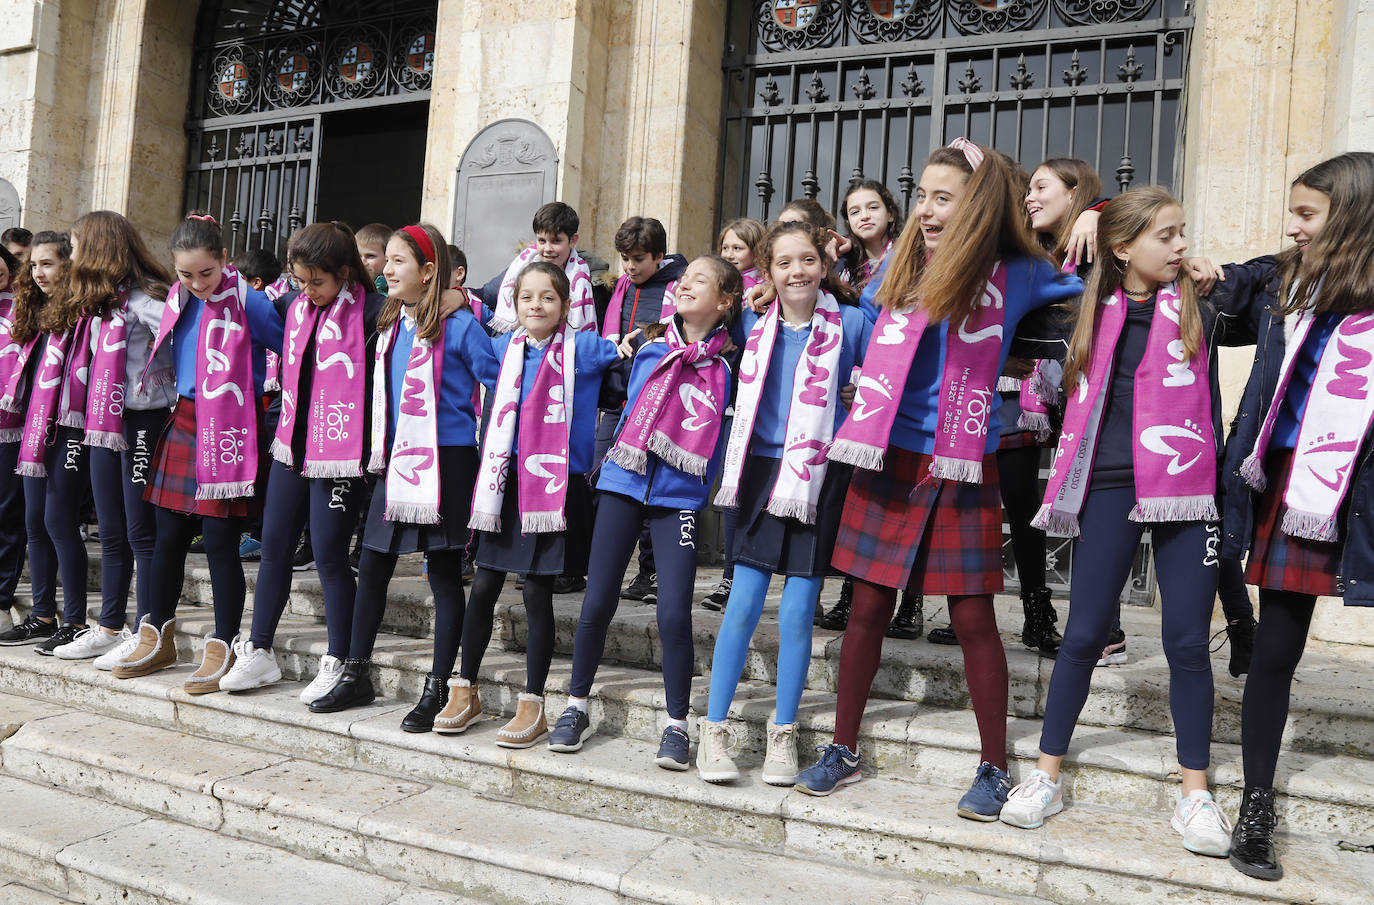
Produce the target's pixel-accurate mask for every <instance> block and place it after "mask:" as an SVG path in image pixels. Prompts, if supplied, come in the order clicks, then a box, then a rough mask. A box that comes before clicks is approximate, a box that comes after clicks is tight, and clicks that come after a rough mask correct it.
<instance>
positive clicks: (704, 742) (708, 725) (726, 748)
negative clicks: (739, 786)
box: [697, 720, 739, 782]
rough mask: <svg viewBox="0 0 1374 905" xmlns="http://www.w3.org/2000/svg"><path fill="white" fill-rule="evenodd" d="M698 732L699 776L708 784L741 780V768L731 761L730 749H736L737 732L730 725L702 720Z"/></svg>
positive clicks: (698, 724) (698, 725)
mask: <svg viewBox="0 0 1374 905" xmlns="http://www.w3.org/2000/svg"><path fill="white" fill-rule="evenodd" d="M697 732H698V734H699V738H698V740H697V774H698V775H699V776H700V777H701V778H702V779H704V780H705V781H706V782H733V781H734V780H736V779H739V768H738V767H736V766H735V762H734V761H733V760H731V759H730V749H732V748H734V747H735V731H734V730H733V729H731V728H730V724H729V723H713V722H711V721H710V720H701V721H699V722H698V723H697Z"/></svg>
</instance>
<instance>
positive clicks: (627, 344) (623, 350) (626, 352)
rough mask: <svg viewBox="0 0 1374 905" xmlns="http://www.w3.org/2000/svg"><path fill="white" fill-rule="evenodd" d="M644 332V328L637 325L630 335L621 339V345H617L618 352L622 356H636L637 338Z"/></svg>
mask: <svg viewBox="0 0 1374 905" xmlns="http://www.w3.org/2000/svg"><path fill="white" fill-rule="evenodd" d="M643 332H644V328H642V327H636V328H635V329H634V330H633V331H631V332H630V334H629V335H628V336H626V337H625V338H624V339H622V340H621V341H620V345H618V346H616V347H615V351H616V354H617V355H619V356H620V357H621V358H634V357H635V345H634V342H635V338H636V337H638V336H640V335H641V334H642V333H643Z"/></svg>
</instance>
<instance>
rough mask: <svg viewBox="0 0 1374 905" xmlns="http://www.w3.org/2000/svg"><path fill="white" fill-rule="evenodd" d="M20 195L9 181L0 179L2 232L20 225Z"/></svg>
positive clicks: (0, 226)
mask: <svg viewBox="0 0 1374 905" xmlns="http://www.w3.org/2000/svg"><path fill="white" fill-rule="evenodd" d="M20 213H21V211H20V208H19V193H18V192H16V191H15V190H14V186H12V185H10V183H9V180H7V179H0V232H4V231H5V230H7V229H9V228H10V227H11V226H18V225H19V215H20Z"/></svg>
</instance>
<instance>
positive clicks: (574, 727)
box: [549, 706, 592, 753]
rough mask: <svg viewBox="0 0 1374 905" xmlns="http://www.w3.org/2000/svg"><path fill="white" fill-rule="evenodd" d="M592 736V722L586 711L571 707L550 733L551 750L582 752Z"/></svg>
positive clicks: (560, 716) (559, 718) (560, 717)
mask: <svg viewBox="0 0 1374 905" xmlns="http://www.w3.org/2000/svg"><path fill="white" fill-rule="evenodd" d="M591 734H592V720H591V717H589V716H587V713H586V711H584V710H578V709H577V708H576V707H572V706H569V707H568V708H567V709H566V710H564V711H563V713H562V714H560V715H559V717H558V722H556V723H554V724H553V731H552V732H550V733H549V750H550V751H564V752H569V753H570V752H573V751H581V750H582V743H583V742H584V741H586V740H587V736H589V735H591Z"/></svg>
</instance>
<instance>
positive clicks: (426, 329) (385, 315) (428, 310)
mask: <svg viewBox="0 0 1374 905" xmlns="http://www.w3.org/2000/svg"><path fill="white" fill-rule="evenodd" d="M419 228H420V229H421V230H423V231H424V233H425V235H426V236H428V237H429V243H430V245H431V246H432V247H433V248H434V257H433V258H427V257H425V253H424V252H423V251H421V249H420V243H419V242H417V241H415V237H414V236H412V235H411V234H410V233H408V232H406V231H405V230H404V229H398V230H396V231H395V232H394V233H392V234H391V238H392V239H400V240H401V241H402V242H404V243H405V244H406V248H408V249H409V250H410V253H411V254H412V255H414V256H415V261H416V263H418V264H419V266H420V269H421V270H423V269H424V266H425V265H426V264H431V263H432V264H434V278H433V279H431V280H430V281H429V282H428V283H426V284H425V288H424V291H423V292H422V293H421V295H420V299H419V301H417V302H416V303H415V335H416V336H417V337H419V338H420V339H423V340H427V341H429V342H433V341H434V340H436V339H438V338H439V334H440V333H441V332H442V331H443V328H444V313H443V307H442V305H441V304H440V302H441V300H442V298H443V295H444V290H445V289H446V288H447V287H448V280H449V275H450V274H452V273H453V264H452V262H451V261H449V257H448V242H447V241H446V240H445V239H444V236H443V234H442V233H440V232H439V230H438V229H437V228H435V227H434V225H433V224H430V223H421V224H419ZM387 241H388V242H390V241H391V240H390V239H388V240H387ZM355 254H356V249H355ZM364 288H366V286H364ZM401 305H402V302H401V299H400V298H399V297H398V296H394V295H392V296H388V297H387V300H386V305H384V306H383V307H382V314H381V317H379V318H377V332H378V333H382V332H384V331H386V330H387V329H389V328H390V327H391V325H392V324H394V323H396V319H397V318H399V317H400V316H401Z"/></svg>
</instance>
